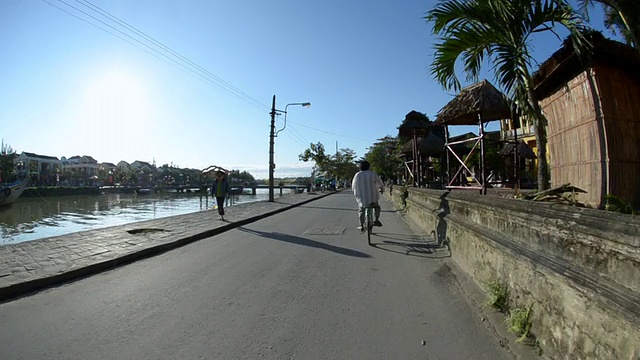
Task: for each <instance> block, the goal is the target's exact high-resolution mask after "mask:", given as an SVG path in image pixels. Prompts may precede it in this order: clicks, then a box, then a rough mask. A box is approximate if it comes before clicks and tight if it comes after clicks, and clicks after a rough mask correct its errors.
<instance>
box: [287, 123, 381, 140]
mask: <svg viewBox="0 0 640 360" xmlns="http://www.w3.org/2000/svg"><path fill="white" fill-rule="evenodd" d="M288 121H289V122H290V123H293V124H296V125H299V126H302V127H306V128H308V129H311V130H315V131H319V132H322V133H325V134H329V135H334V136H339V137H343V138H346V139H354V140H360V141H366V142H370V141H371V140H365V139H361V138H357V137H353V136H348V135H342V134H336V133H332V132H330V131H326V130H321V129H317V128H314V127H311V126H307V125H303V124H300V123H297V122H294V121H291V120H288Z"/></svg>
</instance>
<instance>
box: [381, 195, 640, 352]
mask: <svg viewBox="0 0 640 360" xmlns="http://www.w3.org/2000/svg"><path fill="white" fill-rule="evenodd" d="M394 190H395V191H394V193H393V194H392V195H389V194H388V193H387V197H388V198H389V199H391V201H392V202H393V203H394V204H395V205H396V207H399V208H404V211H405V215H406V216H407V218H408V219H409V220H410V221H411V222H413V223H414V224H415V225H417V226H418V228H419V229H420V230H422V231H424V232H425V233H427V234H431V235H432V236H433V237H434V238H436V239H437V240H438V242H439V243H440V244H443V245H447V246H449V247H450V249H451V254H452V258H453V260H454V261H455V262H456V263H457V264H458V265H459V266H460V267H461V268H462V269H463V270H464V271H465V272H466V273H468V274H469V275H470V276H471V277H472V278H473V279H474V281H475V282H476V283H477V284H478V285H479V286H480V287H482V288H483V289H485V290H486V291H487V294H488V295H489V294H490V293H491V291H492V290H490V289H495V284H501V285H503V286H505V287H506V289H508V292H507V293H506V294H505V295H506V300H507V303H508V308H509V309H510V312H509V311H507V312H506V314H505V318H506V320H508V319H512V320H513V319H514V316H515V314H518V313H519V314H520V315H522V314H528V317H525V321H524V322H522V324H521V328H522V332H523V333H525V332H526V334H527V336H525V341H527V342H529V343H530V344H532V345H534V346H537V347H539V349H540V350H541V351H542V352H543V353H544V354H545V357H550V358H553V359H638V358H639V357H640V341H638V339H640V220H639V218H638V217H637V216H631V215H624V214H618V213H611V212H606V211H602V210H596V209H587V208H577V207H570V206H565V205H559V204H553V203H543V202H533V201H526V200H516V199H511V198H502V197H499V196H495V195H487V196H482V195H479V194H478V192H477V191H464V190H460V191H457V190H454V191H442V190H431V189H417V188H409V189H408V191H407V194H408V197H407V198H406V207H405V206H404V205H403V199H402V197H401V193H402V192H401V191H399V190H400V189H397V190H396V189H394ZM492 295H494V296H495V295H496V294H495V293H493V294H492ZM527 330H528V331H527ZM520 335H522V334H520ZM515 339H517V337H514V340H515Z"/></svg>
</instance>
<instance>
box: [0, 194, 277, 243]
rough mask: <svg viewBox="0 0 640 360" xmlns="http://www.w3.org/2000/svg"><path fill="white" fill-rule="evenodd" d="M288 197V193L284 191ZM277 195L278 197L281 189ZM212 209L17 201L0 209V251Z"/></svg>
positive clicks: (203, 202)
mask: <svg viewBox="0 0 640 360" xmlns="http://www.w3.org/2000/svg"><path fill="white" fill-rule="evenodd" d="M286 194H288V190H284V191H283V195H286ZM275 196H276V197H278V196H280V191H279V189H276V191H275ZM268 199H269V189H257V191H256V195H250V194H243V195H234V196H231V197H229V199H228V205H227V206H233V205H235V204H240V203H247V202H254V201H264V200H268ZM214 204H215V199H212V198H211V197H210V196H207V197H205V196H200V195H199V194H196V193H159V194H148V195H138V196H135V195H133V194H104V195H82V196H57V197H35V198H19V199H18V200H17V201H16V202H15V203H13V204H12V205H11V206H5V207H1V208H0V246H2V245H8V244H15V243H20V242H24V241H33V240H38V239H42V238H46V237H50V236H58V235H65V234H70V233H73V232H78V231H84V230H92V229H99V228H103V227H107V226H114V225H123V224H128V223H132V222H136V221H143V220H152V219H160V218H164V217H168V216H175V215H182V214H188V213H194V212H198V211H203V210H207V209H211V208H212V207H213V206H214Z"/></svg>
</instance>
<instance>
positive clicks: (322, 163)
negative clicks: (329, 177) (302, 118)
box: [298, 143, 331, 172]
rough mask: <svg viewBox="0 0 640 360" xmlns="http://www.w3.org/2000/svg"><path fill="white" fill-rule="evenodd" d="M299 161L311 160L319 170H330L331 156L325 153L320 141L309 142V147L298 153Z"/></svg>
mask: <svg viewBox="0 0 640 360" xmlns="http://www.w3.org/2000/svg"><path fill="white" fill-rule="evenodd" d="M298 159H300V161H304V162H307V161H313V162H314V163H315V164H316V167H317V168H318V170H319V171H320V172H325V171H330V170H331V168H330V165H331V157H330V156H329V155H327V154H326V153H325V150H324V145H322V143H317V144H313V143H312V144H310V145H309V148H307V149H305V150H304V152H303V153H302V154H300V155H298Z"/></svg>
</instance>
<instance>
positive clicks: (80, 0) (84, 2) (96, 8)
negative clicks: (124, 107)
mask: <svg viewBox="0 0 640 360" xmlns="http://www.w3.org/2000/svg"><path fill="white" fill-rule="evenodd" d="M76 2H78V3H81V4H82V5H84V6H86V7H91V8H93V10H94V11H96V12H99V13H100V14H101V15H102V16H105V17H108V18H109V19H110V20H112V21H114V22H116V23H118V24H120V25H121V26H123V27H125V28H127V29H129V30H131V31H133V32H134V33H136V34H137V35H139V36H141V37H142V38H144V39H146V40H148V41H150V42H151V43H153V44H154V45H156V46H158V47H160V48H161V49H164V50H165V51H168V52H169V53H170V54H172V55H173V56H175V57H177V58H179V59H181V60H183V61H185V62H186V63H188V64H190V65H192V66H193V67H195V68H196V69H198V70H199V71H201V72H203V73H205V74H206V75H208V76H210V77H212V78H213V79H215V80H216V81H217V82H220V83H221V84H223V85H224V86H225V87H227V88H228V89H230V90H231V91H233V92H234V93H237V94H238V95H240V96H241V97H242V98H243V99H244V100H246V101H248V102H251V103H253V104H254V105H257V106H258V107H260V108H263V109H264V110H269V106H268V105H266V104H264V103H262V102H260V101H259V100H257V99H255V98H254V97H252V96H251V95H249V94H247V93H245V92H244V91H242V90H240V89H238V88H237V87H235V86H233V85H232V84H230V83H228V82H227V81H225V80H223V79H222V78H220V77H218V76H216V75H215V74H213V73H211V72H210V71H209V70H207V69H205V68H203V67H202V66H200V65H198V64H196V63H194V62H193V61H191V60H189V59H188V58H186V57H184V56H183V55H182V54H180V53H178V52H176V51H174V50H173V49H171V48H169V47H168V46H166V45H164V44H163V43H161V42H159V41H157V40H156V39H154V38H153V37H151V36H149V35H147V34H145V33H144V32H142V31H140V30H139V29H137V28H136V27H135V26H133V25H130V24H129V23H127V22H125V21H124V20H121V19H119V18H118V17H117V16H115V15H112V14H111V13H109V12H107V11H106V10H104V9H102V8H100V7H99V6H97V5H95V4H92V3H91V2H89V1H88V0H76ZM87 4H88V5H87Z"/></svg>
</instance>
